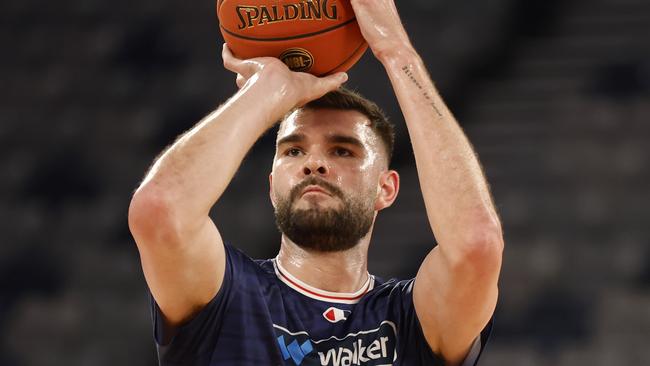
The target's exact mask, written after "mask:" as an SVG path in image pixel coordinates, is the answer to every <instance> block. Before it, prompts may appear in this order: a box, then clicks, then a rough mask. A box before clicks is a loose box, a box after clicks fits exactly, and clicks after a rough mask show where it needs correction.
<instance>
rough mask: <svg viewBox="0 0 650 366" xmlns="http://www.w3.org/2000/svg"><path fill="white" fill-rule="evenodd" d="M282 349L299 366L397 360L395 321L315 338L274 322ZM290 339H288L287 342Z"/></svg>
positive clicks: (365, 365) (374, 363)
mask: <svg viewBox="0 0 650 366" xmlns="http://www.w3.org/2000/svg"><path fill="white" fill-rule="evenodd" d="M273 327H274V328H275V333H276V335H277V337H278V338H277V340H278V345H279V346H280V352H281V353H282V357H283V358H284V360H285V361H289V360H291V361H289V363H288V364H289V365H296V366H303V365H304V366H317V365H318V366H356V365H359V366H361V365H362V366H380V365H391V364H393V363H394V362H395V361H396V360H397V351H396V350H395V344H396V342H397V331H396V328H395V324H394V323H392V322H390V321H384V322H382V323H381V325H380V326H379V327H378V328H376V329H372V330H366V331H361V332H357V333H350V334H348V335H346V336H345V337H343V338H338V337H330V338H326V339H321V340H313V339H311V338H310V337H309V334H308V333H307V332H290V331H289V330H287V329H286V328H283V327H280V326H278V325H273ZM287 342H288V343H287Z"/></svg>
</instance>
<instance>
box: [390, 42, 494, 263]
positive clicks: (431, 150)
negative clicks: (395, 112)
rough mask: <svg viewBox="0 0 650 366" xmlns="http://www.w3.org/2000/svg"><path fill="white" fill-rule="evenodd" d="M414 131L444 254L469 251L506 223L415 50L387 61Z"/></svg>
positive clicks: (426, 196) (429, 206)
mask: <svg viewBox="0 0 650 366" xmlns="http://www.w3.org/2000/svg"><path fill="white" fill-rule="evenodd" d="M382 63H383V64H384V66H385V67H386V70H387V72H388V75H389V77H390V80H391V83H392V85H393V88H394V90H395V93H396V95H397V99H398V101H399V104H400V107H401V109H402V112H403V114H404V118H405V121H406V125H407V127H408V131H409V135H410V137H411V143H412V146H413V151H414V154H415V161H416V165H417V171H418V177H419V180H420V186H421V189H422V194H423V196H424V202H425V206H426V210H427V215H428V218H429V222H430V224H431V227H432V230H433V232H434V234H435V236H436V239H437V241H438V243H439V245H440V246H441V249H443V250H447V251H449V250H455V249H459V250H464V249H465V248H461V247H460V246H461V245H463V244H466V243H469V244H472V243H475V242H477V241H478V242H481V241H482V240H483V239H484V236H485V234H486V230H494V231H495V232H497V234H498V232H499V231H500V224H499V221H498V217H497V214H496V211H495V209H494V205H493V203H492V199H491V196H490V192H489V188H488V185H487V182H486V180H485V177H484V175H483V172H482V169H481V166H480V163H479V161H478V159H477V158H476V154H475V153H474V151H473V149H472V147H471V145H470V143H469V141H468V140H467V137H466V136H465V135H464V133H463V131H462V129H461V128H460V126H459V125H458V123H457V122H456V120H455V118H454V116H453V115H452V113H451V112H450V111H449V109H448V108H447V106H446V105H445V103H444V102H443V100H442V98H441V97H440V95H439V94H438V91H437V90H436V88H435V86H434V85H433V82H432V81H431V79H430V77H429V75H428V73H427V71H426V67H425V66H424V64H423V62H422V61H421V59H420V57H419V56H418V55H417V54H416V53H415V51H413V50H412V49H410V48H405V50H403V51H397V52H393V53H391V54H390V55H387V56H386V57H384V58H383V60H382Z"/></svg>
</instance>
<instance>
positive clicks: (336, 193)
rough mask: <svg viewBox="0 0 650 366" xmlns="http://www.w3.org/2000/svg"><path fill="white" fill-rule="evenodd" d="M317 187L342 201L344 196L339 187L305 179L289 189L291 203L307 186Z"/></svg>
mask: <svg viewBox="0 0 650 366" xmlns="http://www.w3.org/2000/svg"><path fill="white" fill-rule="evenodd" d="M312 185H313V186H319V187H321V188H324V189H326V190H327V191H328V192H330V193H331V194H332V195H333V196H336V197H338V198H340V199H344V198H345V196H344V195H343V191H341V189H339V187H337V186H335V185H333V184H332V183H330V182H328V181H326V180H324V179H320V178H316V177H313V176H312V177H307V178H305V180H303V181H302V182H300V183H298V184H297V185H296V186H295V187H293V188H292V189H291V193H290V197H291V202H293V201H295V200H296V199H297V198H298V195H300V193H301V192H302V191H303V190H304V189H305V188H306V187H307V186H312Z"/></svg>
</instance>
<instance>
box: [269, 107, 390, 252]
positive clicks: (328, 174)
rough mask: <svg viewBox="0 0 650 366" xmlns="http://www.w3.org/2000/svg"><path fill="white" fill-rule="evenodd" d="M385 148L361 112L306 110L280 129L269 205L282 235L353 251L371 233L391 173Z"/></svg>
mask: <svg viewBox="0 0 650 366" xmlns="http://www.w3.org/2000/svg"><path fill="white" fill-rule="evenodd" d="M383 151H384V150H383V147H382V142H381V140H380V139H379V137H378V136H377V135H376V134H375V132H374V131H372V129H371V128H370V127H369V122H368V119H367V117H365V116H364V115H363V114H361V113H359V112H357V111H342V110H334V109H319V110H312V109H305V110H301V111H298V112H295V113H294V114H293V115H291V116H290V117H289V118H288V119H287V120H286V121H284V123H283V124H282V125H281V126H280V131H279V132H278V139H277V150H276V154H275V158H274V163H273V171H272V173H271V199H272V201H273V205H274V207H275V214H276V222H277V224H278V227H279V228H280V230H281V231H282V232H283V233H284V234H285V235H286V236H287V237H289V239H291V240H292V241H293V242H294V243H296V244H297V245H299V246H301V247H303V248H305V249H308V250H314V251H321V252H332V251H341V250H346V249H349V248H352V247H354V246H355V245H357V244H358V243H359V241H360V239H361V238H363V237H364V236H365V235H366V234H367V233H368V231H369V230H370V228H371V227H372V223H373V221H374V217H375V210H377V209H381V208H383V207H377V198H378V195H379V193H380V192H381V187H380V186H381V185H380V176H381V175H382V173H385V172H386V170H387V166H386V165H387V163H386V156H385V153H383Z"/></svg>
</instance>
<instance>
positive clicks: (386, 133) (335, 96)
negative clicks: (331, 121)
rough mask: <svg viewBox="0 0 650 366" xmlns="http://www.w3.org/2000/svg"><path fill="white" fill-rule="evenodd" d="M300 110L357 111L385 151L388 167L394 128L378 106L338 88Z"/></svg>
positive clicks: (393, 143) (357, 94)
mask: <svg viewBox="0 0 650 366" xmlns="http://www.w3.org/2000/svg"><path fill="white" fill-rule="evenodd" d="M302 109H340V110H353V111H357V112H359V113H361V114H363V115H364V116H366V117H367V118H368V120H369V121H370V128H371V129H372V130H373V131H374V132H375V133H376V134H377V135H378V136H379V138H380V139H381V141H382V142H383V144H384V147H385V149H386V157H387V162H388V165H389V166H390V162H391V159H392V157H393V147H394V145H395V128H394V126H393V124H392V123H391V122H390V121H389V120H388V117H386V115H385V114H384V112H383V111H382V110H381V108H379V106H378V105H377V104H376V103H374V102H372V101H370V100H368V99H366V98H364V97H363V96H362V95H361V94H359V93H357V92H356V91H353V90H350V89H347V88H343V87H341V88H339V89H337V90H334V91H332V92H329V93H327V94H325V95H324V96H322V97H320V98H318V99H315V100H312V101H311V102H309V103H307V104H305V105H304V106H303V107H302Z"/></svg>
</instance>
